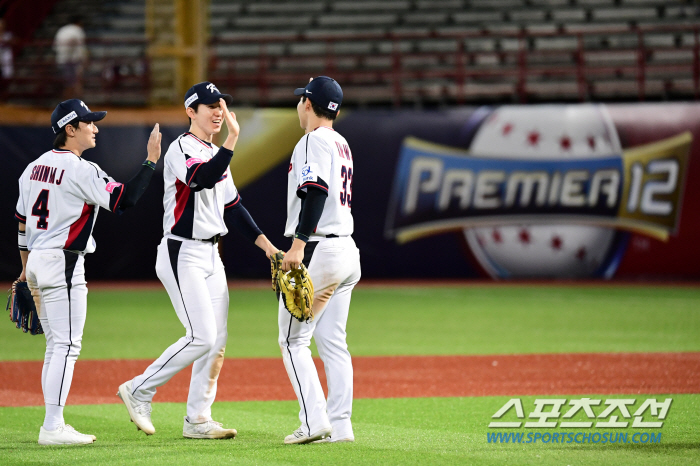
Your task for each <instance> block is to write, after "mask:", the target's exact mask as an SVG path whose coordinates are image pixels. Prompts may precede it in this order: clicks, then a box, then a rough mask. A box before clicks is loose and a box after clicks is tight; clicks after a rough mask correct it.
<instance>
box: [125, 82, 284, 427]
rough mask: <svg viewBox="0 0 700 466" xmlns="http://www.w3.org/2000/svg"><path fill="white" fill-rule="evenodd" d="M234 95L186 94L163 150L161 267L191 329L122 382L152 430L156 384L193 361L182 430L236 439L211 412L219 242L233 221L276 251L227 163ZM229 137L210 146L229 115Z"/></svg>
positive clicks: (221, 317) (219, 337)
mask: <svg viewBox="0 0 700 466" xmlns="http://www.w3.org/2000/svg"><path fill="white" fill-rule="evenodd" d="M231 101H232V99H231V96H229V95H226V94H221V93H220V92H219V90H218V89H217V88H216V86H214V85H213V84H211V83H208V82H204V83H199V84H196V85H195V86H193V87H192V88H190V90H189V91H187V94H186V95H185V108H186V113H187V115H188V116H189V117H190V119H191V126H190V130H189V131H188V132H186V133H185V134H183V135H181V136H179V137H178V138H177V139H176V140H175V141H174V142H173V143H172V144H171V145H170V147H169V148H168V151H167V152H166V154H165V169H164V172H163V177H164V183H165V195H164V196H163V204H164V207H165V215H164V217H163V231H164V237H163V240H162V241H161V243H160V245H159V246H158V256H157V261H156V272H157V274H158V278H160V280H161V281H162V282H163V285H164V286H165V289H166V290H167V291H168V294H169V295H170V299H171V301H172V303H173V307H174V308H175V312H176V313H177V316H178V318H179V319H180V322H182V325H183V326H184V327H185V336H183V337H182V338H180V339H179V340H178V341H177V342H175V343H174V344H173V345H171V346H170V347H169V348H168V349H166V350H165V352H164V353H163V354H162V355H161V356H160V357H159V358H158V359H157V360H156V361H155V362H154V363H153V364H151V365H150V366H149V367H148V368H147V369H146V371H145V372H144V373H143V374H141V375H139V376H137V377H135V378H134V379H132V380H130V381H128V382H125V383H124V384H122V385H121V386H120V387H119V391H118V393H117V394H118V395H119V397H120V398H121V399H122V401H124V404H125V405H126V407H127V409H128V411H129V415H130V417H131V420H132V421H133V422H134V423H135V424H136V426H137V428H139V429H141V430H143V431H144V432H145V433H146V434H147V435H151V434H153V433H155V427H154V426H153V423H152V421H151V416H150V413H151V401H152V399H153V396H154V395H155V393H156V388H157V387H160V386H161V385H163V384H165V383H166V382H167V381H168V380H170V378H172V377H173V376H174V375H175V374H177V373H178V372H180V371H181V370H182V369H184V368H186V367H187V366H189V365H190V364H192V363H194V364H193V366H192V378H191V381H190V390H189V395H188V398H187V415H186V416H185V420H184V425H183V432H182V434H183V436H185V437H188V438H233V437H235V435H236V430H235V429H226V428H224V427H223V426H222V425H221V424H220V423H218V422H215V421H214V420H213V419H212V416H211V406H212V404H213V403H214V398H215V397H216V387H217V379H218V377H219V372H220V370H221V366H222V364H223V362H224V351H225V347H226V338H227V336H228V334H227V330H226V322H227V318H228V307H229V297H228V287H227V283H226V274H225V272H224V265H223V263H222V262H221V258H220V257H219V251H218V248H217V243H218V241H219V239H220V237H221V236H223V235H225V234H226V233H228V228H227V226H228V227H231V226H232V227H234V228H236V229H237V230H238V231H239V232H241V233H242V234H243V235H244V236H245V237H246V238H247V239H249V240H250V241H251V242H254V243H255V244H256V245H257V246H258V247H260V248H261V249H262V250H263V251H264V252H265V254H266V255H267V256H268V258H269V256H270V254H273V255H274V254H275V253H276V252H277V251H278V250H277V248H275V247H274V246H273V245H272V244H271V243H270V241H268V239H267V237H266V236H265V235H263V234H262V232H261V231H260V229H259V228H258V227H257V225H256V224H255V222H254V221H253V219H252V218H251V217H250V214H249V213H248V211H247V210H246V209H245V207H243V205H242V204H241V197H240V195H239V194H238V191H237V190H236V186H235V185H234V184H233V179H232V177H231V170H230V169H229V163H230V162H231V157H232V156H233V148H234V146H235V145H236V141H237V139H238V133H239V130H240V128H239V126H238V123H237V122H236V117H235V115H234V114H233V112H229V111H228V108H227V106H226V104H227V103H229V104H230V103H231ZM224 120H225V121H226V126H227V127H228V132H229V133H228V137H227V138H226V141H225V142H224V144H223V146H221V148H217V147H216V146H215V145H213V144H212V142H211V141H212V137H213V135H214V134H216V133H218V132H219V131H221V125H222V124H223V121H224Z"/></svg>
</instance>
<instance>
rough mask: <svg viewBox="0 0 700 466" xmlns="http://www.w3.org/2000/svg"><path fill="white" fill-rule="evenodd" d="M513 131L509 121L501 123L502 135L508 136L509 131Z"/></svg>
mask: <svg viewBox="0 0 700 466" xmlns="http://www.w3.org/2000/svg"><path fill="white" fill-rule="evenodd" d="M511 131H513V125H512V124H511V123H506V124H505V125H503V135H504V136H508V134H510V132H511Z"/></svg>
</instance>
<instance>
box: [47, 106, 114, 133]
mask: <svg viewBox="0 0 700 466" xmlns="http://www.w3.org/2000/svg"><path fill="white" fill-rule="evenodd" d="M105 115H107V112H91V111H90V109H89V108H88V106H87V105H85V102H83V101H82V100H80V99H69V100H64V101H63V102H61V103H60V104H58V105H56V108H55V109H54V111H53V113H52V114H51V129H53V132H54V133H60V132H61V131H63V128H65V127H66V125H67V124H68V123H70V122H72V121H75V120H78V121H100V120H101V119H103V118H104V117H105Z"/></svg>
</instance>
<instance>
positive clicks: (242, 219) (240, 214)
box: [224, 202, 262, 243]
mask: <svg viewBox="0 0 700 466" xmlns="http://www.w3.org/2000/svg"><path fill="white" fill-rule="evenodd" d="M224 221H225V222H226V226H227V227H228V228H229V229H232V228H235V229H236V230H237V231H238V232H239V233H241V234H242V235H243V236H244V237H245V238H246V239H248V240H249V241H251V242H253V243H255V240H256V239H258V236H260V235H262V230H260V228H258V226H257V225H256V224H255V220H253V217H251V216H250V213H249V212H248V210H247V209H246V208H245V207H243V205H242V204H241V203H240V202H238V203H236V204H235V205H233V206H232V207H230V208H227V209H226V210H224Z"/></svg>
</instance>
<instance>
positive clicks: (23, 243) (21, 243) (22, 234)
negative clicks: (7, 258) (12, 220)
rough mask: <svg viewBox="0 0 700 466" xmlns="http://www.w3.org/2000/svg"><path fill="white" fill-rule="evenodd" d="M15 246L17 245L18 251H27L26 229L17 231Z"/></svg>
mask: <svg viewBox="0 0 700 466" xmlns="http://www.w3.org/2000/svg"><path fill="white" fill-rule="evenodd" d="M17 246H18V247H19V250H20V251H28V249H27V232H26V231H19V230H18V231H17Z"/></svg>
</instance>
